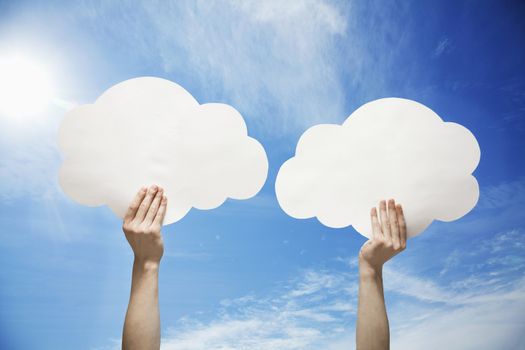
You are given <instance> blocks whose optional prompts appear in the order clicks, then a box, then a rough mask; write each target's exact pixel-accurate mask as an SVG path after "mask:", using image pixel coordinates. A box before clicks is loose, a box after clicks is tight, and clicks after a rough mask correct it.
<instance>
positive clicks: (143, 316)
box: [122, 260, 160, 350]
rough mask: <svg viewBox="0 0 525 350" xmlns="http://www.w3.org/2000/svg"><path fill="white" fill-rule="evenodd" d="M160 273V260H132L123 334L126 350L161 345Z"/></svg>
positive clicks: (148, 348)
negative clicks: (158, 261) (154, 261)
mask: <svg viewBox="0 0 525 350" xmlns="http://www.w3.org/2000/svg"><path fill="white" fill-rule="evenodd" d="M158 276H159V264H158V263H144V262H141V261H137V260H135V262H134V263H133V275H132V280H131V295H130V300H129V305H128V311H127V313H126V320H125V321H124V332H123V337H122V349H124V350H135V349H140V350H143V349H144V350H153V349H155V350H158V349H159V348H160V315H159V301H158Z"/></svg>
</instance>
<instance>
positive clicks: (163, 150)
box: [59, 77, 268, 224]
mask: <svg viewBox="0 0 525 350" xmlns="http://www.w3.org/2000/svg"><path fill="white" fill-rule="evenodd" d="M59 145H60V149H61V151H62V153H63V155H64V162H63V164H62V167H61V169H60V174H59V181H60V185H61V187H62V189H63V190H64V192H65V193H66V194H67V195H68V196H70V197H71V198H72V199H74V200H75V201H77V202H79V203H81V204H85V205H89V206H100V205H104V204H107V205H108V206H109V207H110V208H111V209H112V210H113V211H114V212H115V214H117V215H118V216H120V217H123V215H124V213H125V211H126V209H127V207H128V205H129V202H130V200H131V199H132V198H133V196H134V195H135V193H136V192H137V190H138V189H139V188H140V187H141V186H143V185H150V184H158V185H160V186H162V187H163V188H164V189H165V192H166V195H167V197H168V209H167V213H166V218H165V221H164V223H165V224H169V223H172V222H175V221H177V220H180V219H181V218H182V217H184V215H186V213H187V212H188V211H189V210H190V209H191V208H192V207H195V208H198V209H212V208H216V207H218V206H219V205H221V204H222V203H223V202H224V201H225V200H226V198H228V197H230V198H234V199H247V198H250V197H252V196H254V195H255V194H256V193H257V192H258V191H259V190H260V189H261V187H262V186H263V184H264V182H265V181H266V176H267V172H268V160H267V158H266V153H265V151H264V149H263V147H262V146H261V144H260V143H259V142H258V141H257V140H255V139H253V138H251V137H249V136H248V134H247V128H246V124H245V122H244V120H243V118H242V116H241V115H240V114H239V112H237V111H236V110H235V109H234V108H233V107H231V106H228V105H225V104H220V103H206V104H202V105H199V103H198V102H197V101H196V100H195V99H194V98H193V97H192V96H191V94H190V93H189V92H187V91H186V90H185V89H184V88H182V87H181V86H179V85H177V84H175V83H173V82H171V81H168V80H164V79H160V78H154V77H141V78H135V79H130V80H126V81H124V82H121V83H119V84H117V85H115V86H113V87H111V88H110V89H108V90H107V91H106V92H104V93H103V94H102V95H101V96H100V97H99V98H98V99H97V100H96V102H95V103H94V104H90V105H83V106H80V107H77V108H75V109H73V110H72V111H70V112H69V113H67V115H66V116H65V118H64V120H63V122H62V125H61V127H60V132H59Z"/></svg>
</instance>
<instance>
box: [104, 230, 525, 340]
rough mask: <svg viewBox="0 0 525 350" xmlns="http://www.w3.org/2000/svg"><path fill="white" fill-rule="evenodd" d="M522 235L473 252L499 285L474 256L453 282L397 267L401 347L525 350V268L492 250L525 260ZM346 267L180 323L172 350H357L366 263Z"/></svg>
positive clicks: (390, 280)
mask: <svg viewBox="0 0 525 350" xmlns="http://www.w3.org/2000/svg"><path fill="white" fill-rule="evenodd" d="M521 237H523V234H522V232H521V231H520V232H518V231H516V230H511V231H509V232H502V233H499V234H495V235H493V236H492V237H490V238H487V239H484V240H481V241H478V242H474V243H473V244H472V247H471V249H470V250H469V251H470V253H472V254H474V255H479V254H481V255H482V256H483V258H484V259H485V258H489V259H492V260H494V262H493V265H497V270H498V271H499V272H500V273H501V276H505V277H503V278H500V279H495V280H494V279H493V278H492V277H491V276H492V272H493V271H492V270H491V269H487V268H486V267H485V266H484V265H483V264H480V263H479V261H477V260H469V257H468V256H463V257H460V258H459V263H460V264H461V265H462V268H461V269H460V270H459V272H460V273H461V275H460V276H457V277H456V278H454V279H452V280H450V281H448V282H445V280H444V279H443V278H441V277H440V276H439V277H438V276H436V277H435V278H429V277H422V276H421V275H419V274H416V273H414V272H413V271H412V270H411V266H409V265H406V264H402V263H399V262H397V261H395V260H394V261H392V262H389V263H388V264H387V265H386V266H385V268H386V269H385V273H384V282H385V284H384V287H385V293H386V301H387V305H388V311H389V320H390V325H391V341H392V349H443V348H447V349H452V350H464V349H479V350H489V349H498V348H502V349H516V348H520V346H523V345H525V337H523V334H525V333H524V331H525V322H524V320H523V317H522V314H523V310H524V308H525V279H524V278H523V275H522V272H523V271H524V269H525V261H521V262H519V263H518V264H517V266H509V265H507V264H506V263H505V261H504V260H505V255H502V254H500V253H501V251H500V250H499V249H498V250H496V251H493V250H489V251H487V247H488V246H490V245H491V243H492V242H493V241H495V242H498V243H497V245H498V247H500V248H502V249H503V250H506V251H509V252H511V253H512V254H523V249H524V246H523V245H521V244H518V245H517V244H516V241H520V242H521V241H522V238H521ZM336 260H337V261H339V262H340V263H341V264H340V265H339V266H338V267H337V268H335V269H330V270H327V269H324V268H309V269H306V270H304V271H302V272H301V273H300V274H299V275H298V276H297V277H294V278H292V279H290V280H288V281H285V282H284V283H281V284H280V285H279V286H278V287H277V286H276V287H274V288H273V289H270V290H269V291H268V292H267V293H265V294H264V295H259V294H249V295H245V296H242V297H239V298H233V299H226V300H223V301H222V302H221V305H220V307H219V310H218V311H217V312H210V314H213V315H216V316H215V317H212V319H211V320H210V319H207V320H205V321H204V320H201V319H200V317H202V316H199V315H195V316H186V317H184V318H182V319H180V321H179V323H178V324H176V325H172V326H171V327H168V329H167V331H165V332H163V339H162V349H163V350H179V349H180V350H182V349H184V350H203V349H223V350H226V349H228V350H230V349H232V350H233V349H254V350H257V349H261V350H262V349H290V350H291V349H302V350H309V349H320V348H322V349H329V350H347V349H355V333H354V331H355V320H356V312H357V292H358V290H357V282H358V276H357V266H356V261H355V258H347V257H340V258H338V259H336ZM444 264H447V263H446V261H445V262H444ZM516 268H518V269H519V270H518V272H519V273H518V275H516V274H515V272H516V270H515V269H516ZM438 275H439V274H438ZM490 280H492V282H491V283H487V281H490ZM466 334H470V335H472V334H475V335H476V336H475V337H472V336H466ZM114 347H115V349H116V348H118V347H119V344H115V346H114Z"/></svg>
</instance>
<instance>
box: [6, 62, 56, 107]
mask: <svg viewBox="0 0 525 350" xmlns="http://www.w3.org/2000/svg"><path fill="white" fill-rule="evenodd" d="M52 99H53V87H52V84H51V77H50V76H49V72H48V70H47V69H46V67H44V66H43V65H42V64H39V63H38V62H37V61H36V60H31V59H29V58H28V57H24V56H20V55H10V56H0V114H2V115H5V116H7V117H21V116H31V115H35V114H37V113H39V112H42V111H43V110H44V109H45V108H46V107H47V106H48V105H49V104H50V103H51V102H52Z"/></svg>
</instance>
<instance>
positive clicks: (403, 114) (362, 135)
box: [275, 98, 480, 237]
mask: <svg viewBox="0 0 525 350" xmlns="http://www.w3.org/2000/svg"><path fill="white" fill-rule="evenodd" d="M479 158H480V149H479V146H478V143H477V141H476V139H475V137H474V136H473V135H472V133H471V132H470V131H469V130H468V129H466V128H465V127H463V126H461V125H459V124H456V123H451V122H443V120H442V119H441V118H440V117H439V116H438V115H437V114H436V113H434V112H433V111H432V110H430V109H429V108H428V107H426V106H424V105H422V104H420V103H417V102H414V101H411V100H406V99H400V98H385V99H379V100H375V101H372V102H370V103H367V104H365V105H363V106H361V107H360V108H358V109H357V110H356V111H355V112H354V113H352V114H351V115H350V116H349V117H348V118H347V119H346V121H345V122H344V123H343V125H335V124H320V125H316V126H313V127H311V128H310V129H308V130H307V131H306V132H305V133H304V134H303V135H302V136H301V138H300V140H299V142H298V144H297V149H296V153H295V157H293V158H291V159H289V160H287V161H286V162H285V163H284V164H283V165H282V166H281V168H280V170H279V173H278V175H277V179H276V183H275V190H276V194H277V199H278V201H279V204H280V205H281V207H282V208H283V210H284V211H285V212H286V213H287V214H288V215H290V216H292V217H295V218H299V219H305V218H310V217H317V218H318V219H319V221H320V222H321V223H322V224H324V225H326V226H329V227H334V228H339V227H345V226H348V225H352V226H353V227H354V228H355V229H356V230H357V231H358V232H359V233H361V234H362V235H364V236H366V237H370V234H371V225H370V208H372V207H373V206H376V205H377V203H378V201H379V200H380V199H388V198H395V199H396V201H397V202H399V203H401V204H402V205H403V208H404V212H405V217H406V219H407V223H408V234H409V236H415V235H417V234H419V233H421V232H422V231H423V230H424V229H425V228H426V227H427V226H428V225H430V223H431V222H432V221H433V220H441V221H452V220H456V219H458V218H460V217H461V216H463V215H465V214H466V213H468V212H469V211H470V210H471V209H472V208H473V207H474V206H475V205H476V203H477V200H478V197H479V188H478V183H477V181H476V179H475V178H474V176H472V175H471V174H472V172H473V171H474V169H476V167H477V165H478V163H479Z"/></svg>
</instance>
